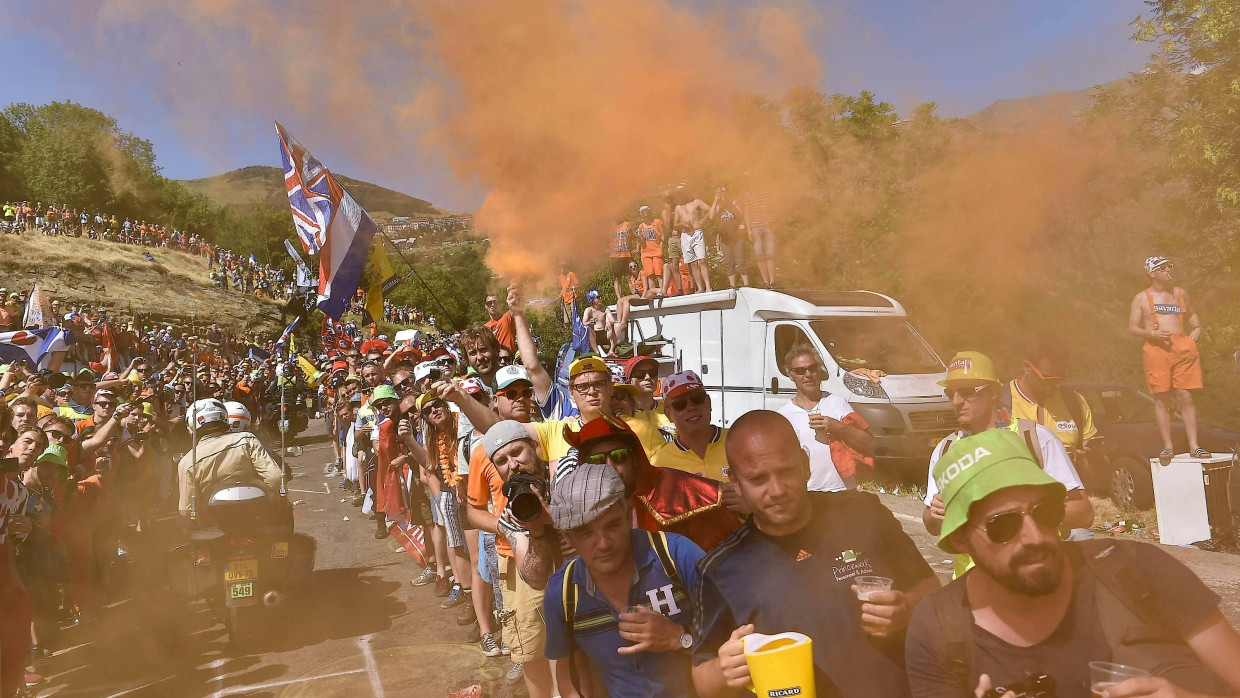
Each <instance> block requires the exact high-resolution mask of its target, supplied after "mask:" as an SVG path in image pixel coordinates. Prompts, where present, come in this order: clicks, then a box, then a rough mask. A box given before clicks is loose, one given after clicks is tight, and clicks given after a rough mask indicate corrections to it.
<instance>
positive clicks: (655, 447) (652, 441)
mask: <svg viewBox="0 0 1240 698" xmlns="http://www.w3.org/2000/svg"><path fill="white" fill-rule="evenodd" d="M624 423H625V424H627V425H629V428H630V429H632V430H633V433H634V434H637V440H638V441H640V442H641V444H642V448H644V449H646V456H647V457H653V456H654V454H655V453H656V452H657V451H659V449H661V448H663V447H664V446H666V445H667V439H665V438H663V432H661V431H659V427H662V426H665V425H668V424H671V423H672V420H670V419H668V418H667V415H665V414H663V405H661V404H660V405H657V406H656V407H655V408H654V409H653V410H646V411H644V412H634V413H633V416H632V417H625V418H624Z"/></svg>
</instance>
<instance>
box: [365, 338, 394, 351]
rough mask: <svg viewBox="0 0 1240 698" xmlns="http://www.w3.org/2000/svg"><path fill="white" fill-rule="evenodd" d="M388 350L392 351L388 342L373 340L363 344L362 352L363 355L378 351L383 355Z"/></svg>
mask: <svg viewBox="0 0 1240 698" xmlns="http://www.w3.org/2000/svg"><path fill="white" fill-rule="evenodd" d="M388 349H390V347H389V346H388V343H387V342H385V341H383V340H382V339H372V340H369V341H366V342H363V343H362V350H361V351H362V353H363V354H370V353H372V352H376V351H377V352H379V353H380V354H382V353H383V352H385V351H387V350H388Z"/></svg>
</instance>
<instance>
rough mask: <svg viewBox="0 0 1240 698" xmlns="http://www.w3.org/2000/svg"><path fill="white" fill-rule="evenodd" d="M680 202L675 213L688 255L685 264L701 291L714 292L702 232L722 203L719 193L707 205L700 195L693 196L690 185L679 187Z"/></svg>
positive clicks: (678, 230)
mask: <svg viewBox="0 0 1240 698" xmlns="http://www.w3.org/2000/svg"><path fill="white" fill-rule="evenodd" d="M677 193H678V194H679V195H680V196H679V198H678V199H677V200H678V201H680V203H679V204H677V206H676V210H675V211H674V212H673V215H674V219H673V220H674V222H675V232H677V233H680V249H681V252H682V253H683V254H684V256H685V265H686V266H688V267H689V274H690V275H692V277H693V284H694V285H695V286H697V290H698V291H710V270H709V269H708V268H707V267H706V236H705V234H703V233H702V223H703V222H704V221H706V220H707V219H709V218H711V217H712V216H714V215H715V207H716V206H717V205H718V204H719V195H718V194H716V195H715V202H714V204H707V203H706V202H705V201H702V200H701V199H699V198H696V197H693V198H690V196H691V194H689V193H688V190H687V188H686V187H685V186H684V185H681V186H680V187H678V188H677Z"/></svg>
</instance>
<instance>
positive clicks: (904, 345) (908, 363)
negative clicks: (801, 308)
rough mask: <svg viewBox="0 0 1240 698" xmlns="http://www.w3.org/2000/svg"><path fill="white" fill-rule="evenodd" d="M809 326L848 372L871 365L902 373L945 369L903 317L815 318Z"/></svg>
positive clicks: (877, 368)
mask: <svg viewBox="0 0 1240 698" xmlns="http://www.w3.org/2000/svg"><path fill="white" fill-rule="evenodd" d="M809 326H810V327H811V328H813V330H814V334H816V335H818V339H820V340H822V345H823V346H824V347H826V348H827V351H829V352H831V356H832V357H834V358H835V361H836V363H838V364H839V365H840V366H841V367H842V368H843V369H844V370H845V371H853V370H856V369H859V368H870V369H875V370H878V371H882V372H884V373H888V374H893V375H900V374H913V373H941V372H942V371H945V370H946V367H945V366H943V362H942V361H940V360H939V357H938V356H936V355H935V353H934V350H932V349H931V348H930V345H929V344H926V341H925V340H924V339H922V338H921V335H919V334H917V330H914V329H913V326H912V325H910V324H908V322H907V321H906V320H905V319H904V318H898V317H838V318H827V319H824V320H813V321H811V322H810V323H809Z"/></svg>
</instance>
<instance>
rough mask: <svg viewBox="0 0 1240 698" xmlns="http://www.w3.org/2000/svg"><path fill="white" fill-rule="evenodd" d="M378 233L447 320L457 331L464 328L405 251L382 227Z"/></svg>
mask: <svg viewBox="0 0 1240 698" xmlns="http://www.w3.org/2000/svg"><path fill="white" fill-rule="evenodd" d="M377 225H378V224H376V227H377ZM379 234H380V235H382V236H383V239H384V240H387V241H388V242H389V243H391V244H392V249H394V250H396V256H398V257H400V259H401V261H402V262H404V263H405V266H407V267H409V273H411V274H413V278H415V279H417V280H418V281H419V282H421V284H422V287H423V288H425V289H426V292H427V293H429V294H430V296H431V299H433V300H434V301H435V305H438V306H439V309H440V310H442V311H443V314H444V315H446V316H447V317H448V320H450V321H451V322H452V325H453V326H454V327H455V328H456V329H457V330H458V331H459V330H463V329H465V324H464V323H462V322H461V321H460V320H459V319H458V318H457V317H456V316H454V315H453V314H452V313H449V312H448V309H447V308H445V307H444V305H443V303H442V302H440V300H439V296H436V295H435V292H434V291H432V290H431V287H430V286H429V285H428V284H427V283H426V280H425V279H423V278H422V275H421V274H419V273H418V270H417V269H414V267H413V263H412V262H410V261H409V258H408V257H406V256H405V253H404V252H401V251H400V248H399V247H397V246H396V243H395V242H392V238H390V237H388V234H387V233H386V232H384V230H383V229H382V228H379ZM380 244H382V243H380Z"/></svg>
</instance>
